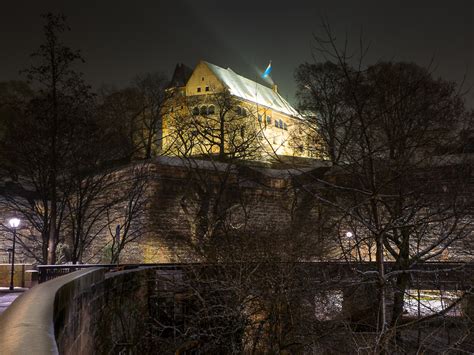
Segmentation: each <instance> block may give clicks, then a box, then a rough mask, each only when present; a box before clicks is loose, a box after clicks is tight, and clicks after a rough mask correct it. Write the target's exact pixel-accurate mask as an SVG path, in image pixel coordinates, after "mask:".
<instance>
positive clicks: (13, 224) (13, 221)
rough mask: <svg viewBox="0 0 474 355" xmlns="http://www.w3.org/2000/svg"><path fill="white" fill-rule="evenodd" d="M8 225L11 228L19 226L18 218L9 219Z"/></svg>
mask: <svg viewBox="0 0 474 355" xmlns="http://www.w3.org/2000/svg"><path fill="white" fill-rule="evenodd" d="M8 224H9V225H10V227H12V228H17V227H18V226H19V225H20V219H19V218H10V220H9V221H8Z"/></svg>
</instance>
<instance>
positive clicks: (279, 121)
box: [258, 115, 288, 131]
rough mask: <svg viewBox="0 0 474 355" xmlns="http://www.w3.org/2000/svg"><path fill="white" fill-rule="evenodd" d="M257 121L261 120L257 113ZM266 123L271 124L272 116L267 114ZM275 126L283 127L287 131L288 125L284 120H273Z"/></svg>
mask: <svg viewBox="0 0 474 355" xmlns="http://www.w3.org/2000/svg"><path fill="white" fill-rule="evenodd" d="M258 122H260V123H262V122H263V117H262V115H258ZM266 123H267V124H272V118H271V117H270V116H267V120H266ZM275 127H277V128H281V129H284V130H285V131H288V125H287V124H286V123H285V122H283V121H282V120H275Z"/></svg>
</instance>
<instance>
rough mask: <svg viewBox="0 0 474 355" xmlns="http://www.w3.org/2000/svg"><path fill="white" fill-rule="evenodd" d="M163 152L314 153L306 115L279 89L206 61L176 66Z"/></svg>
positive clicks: (251, 156) (260, 157) (234, 154)
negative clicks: (281, 93)
mask: <svg viewBox="0 0 474 355" xmlns="http://www.w3.org/2000/svg"><path fill="white" fill-rule="evenodd" d="M169 90H170V91H171V92H172V93H173V99H172V100H171V102H172V104H171V105H170V106H169V111H168V113H167V114H166V115H165V116H164V119H163V138H162V151H163V152H164V154H166V153H169V154H171V155H197V156H199V155H209V154H212V155H221V156H224V155H225V156H231V157H240V158H248V159H254V160H266V159H269V158H270V157H272V156H273V157H275V156H293V157H295V156H296V157H312V156H313V154H312V149H311V144H312V143H311V142H310V141H309V139H308V137H307V136H306V135H305V134H304V131H305V125H304V119H303V117H302V116H301V115H300V113H299V112H298V111H297V110H295V109H294V108H293V107H292V106H291V105H290V104H289V103H288V101H287V100H285V99H284V98H283V97H282V96H281V95H280V94H279V93H278V90H277V87H276V85H274V86H273V88H269V87H267V86H264V85H262V84H259V83H257V82H255V81H252V80H250V79H247V78H245V77H243V76H241V75H239V74H237V73H235V72H234V71H233V70H232V69H230V68H227V69H224V68H221V67H219V66H217V65H214V64H211V63H208V62H205V61H201V62H199V64H198V65H197V66H196V67H195V68H194V70H191V69H189V68H187V67H185V66H184V65H182V64H181V65H178V66H177V67H176V70H175V73H174V75H173V79H172V81H171V88H170V89H169Z"/></svg>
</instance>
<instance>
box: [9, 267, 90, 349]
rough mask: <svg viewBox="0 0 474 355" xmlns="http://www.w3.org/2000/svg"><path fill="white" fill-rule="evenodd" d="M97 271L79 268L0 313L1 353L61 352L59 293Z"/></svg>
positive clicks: (45, 284) (23, 296)
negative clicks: (57, 328) (57, 333)
mask: <svg viewBox="0 0 474 355" xmlns="http://www.w3.org/2000/svg"><path fill="white" fill-rule="evenodd" d="M96 270H97V269H95V268H94V269H89V270H81V271H76V272H73V273H71V274H69V275H65V276H62V277H59V278H57V279H54V280H51V281H48V282H45V283H43V284H40V285H38V286H35V287H33V288H32V289H31V290H29V291H28V292H25V293H24V294H23V295H22V296H21V297H20V298H19V299H18V301H17V302H15V303H14V304H13V305H12V306H11V307H8V308H7V309H6V311H5V312H3V314H1V315H0V354H1V355H3V354H5V355H10V354H11V355H23V354H24V355H32V354H35V355H42V354H58V348H57V344H56V340H55V336H54V321H53V317H54V302H55V298H56V293H57V291H58V290H59V289H60V288H61V287H63V286H64V285H65V284H67V283H68V282H71V281H73V280H75V279H77V278H80V277H81V276H84V275H85V274H88V273H92V272H94V271H96Z"/></svg>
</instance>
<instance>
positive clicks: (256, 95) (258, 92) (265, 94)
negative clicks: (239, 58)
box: [203, 61, 302, 119]
mask: <svg viewBox="0 0 474 355" xmlns="http://www.w3.org/2000/svg"><path fill="white" fill-rule="evenodd" d="M203 63H204V64H206V65H207V66H208V68H209V69H210V70H211V71H212V72H213V73H214V74H215V75H216V76H217V77H218V79H219V80H220V81H221V82H222V83H223V84H224V85H225V86H226V87H227V88H228V89H229V90H230V92H231V94H233V95H235V96H237V97H240V98H242V99H245V100H248V101H253V102H256V103H257V104H259V105H262V106H266V107H269V108H271V109H273V110H275V111H279V112H281V113H284V114H286V115H289V116H293V117H297V118H300V119H301V118H302V116H301V115H300V113H299V112H298V111H297V110H296V109H294V108H293V107H292V106H291V105H290V103H289V102H288V101H286V100H285V99H284V98H283V97H282V96H281V95H280V94H279V93H278V92H275V91H274V90H273V89H271V88H269V87H267V86H265V85H262V84H260V83H258V82H256V81H253V80H251V79H248V78H246V77H244V76H242V75H240V74H237V73H236V72H235V71H233V70H232V69H231V68H227V69H224V68H222V67H219V66H218V65H215V64H212V63H209V62H206V61H203Z"/></svg>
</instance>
